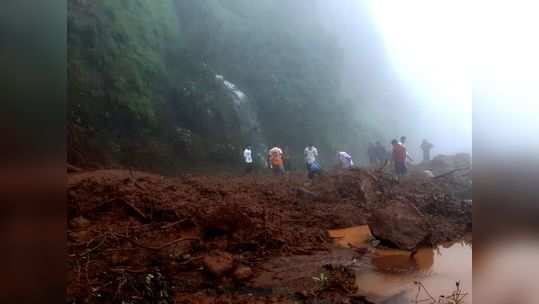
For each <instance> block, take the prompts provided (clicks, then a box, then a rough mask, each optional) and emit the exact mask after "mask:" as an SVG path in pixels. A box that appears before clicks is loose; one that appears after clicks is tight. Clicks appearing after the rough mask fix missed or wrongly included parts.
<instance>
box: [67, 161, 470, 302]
mask: <svg viewBox="0 0 539 304" xmlns="http://www.w3.org/2000/svg"><path fill="white" fill-rule="evenodd" d="M456 175H458V174H451V175H448V176H446V177H441V178H437V179H432V178H428V177H426V176H423V175H421V174H411V176H410V177H408V178H406V179H403V180H401V181H396V180H394V179H393V178H392V176H391V175H389V174H387V173H384V172H382V171H381V170H374V169H373V170H351V171H346V172H332V173H327V174H326V175H325V176H322V177H320V178H318V179H316V180H315V181H314V182H313V183H309V182H308V180H307V179H306V178H305V176H304V174H302V173H291V174H289V175H288V176H285V177H273V176H245V177H233V176H213V177H208V176H182V177H178V178H164V177H162V176H159V175H152V174H148V173H142V172H130V171H121V170H101V171H93V172H82V173H81V172H79V173H72V174H69V177H68V219H67V220H68V235H67V240H68V243H67V245H68V265H67V267H68V287H67V299H68V300H67V301H68V303H302V302H303V303H314V302H320V301H321V300H323V301H325V302H326V303H368V301H367V300H366V299H365V298H363V297H362V296H361V295H358V294H356V293H355V288H354V276H353V274H352V273H351V272H350V270H349V269H347V267H346V263H345V262H344V261H347V260H352V259H356V258H360V257H361V255H363V254H365V252H364V251H362V250H360V249H358V250H356V251H350V250H348V251H346V252H344V253H339V249H338V248H335V245H334V244H333V241H332V239H331V238H330V237H329V235H328V232H327V230H328V229H336V228H345V227H351V226H357V225H364V224H366V223H367V222H368V220H369V218H370V217H371V215H372V214H373V212H374V211H375V210H378V209H380V208H383V207H384V206H387V205H388V204H390V203H391V202H392V201H395V200H398V201H400V202H405V203H406V204H412V205H413V206H415V208H417V209H418V211H419V212H420V213H421V214H422V216H423V217H424V218H425V220H426V221H427V223H428V229H429V233H428V237H427V238H426V239H425V240H424V242H426V243H429V244H432V245H436V244H439V243H442V242H445V241H452V240H457V239H459V238H462V236H463V235H464V234H466V232H469V231H471V222H472V218H471V214H472V213H471V204H469V202H466V201H465V200H464V199H466V198H467V197H466V194H467V193H471V183H470V182H469V180H467V179H466V177H463V176H460V177H459V176H456ZM299 256H308V257H312V259H313V260H315V261H320V262H317V263H306V264H304V265H302V264H301V263H295V262H294V259H295V258H297V257H299ZM332 256H336V257H337V258H334V259H331V258H329V259H328V257H332ZM279 259H280V260H285V261H288V262H289V264H288V265H291V267H290V268H289V267H287V266H286V267H282V263H281V264H279V265H281V266H279V265H277V264H275V265H274V264H272V263H273V262H272V261H276V260H279ZM285 265H286V264H285ZM292 266H293V267H292ZM321 273H324V274H326V276H322V277H320V274H321ZM315 278H317V279H315Z"/></svg>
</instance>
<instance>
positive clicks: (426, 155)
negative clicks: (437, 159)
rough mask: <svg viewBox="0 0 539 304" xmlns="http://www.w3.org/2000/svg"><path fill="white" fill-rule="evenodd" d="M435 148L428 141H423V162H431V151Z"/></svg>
mask: <svg viewBox="0 0 539 304" xmlns="http://www.w3.org/2000/svg"><path fill="white" fill-rule="evenodd" d="M433 147H434V145H433V144H431V143H430V142H429V141H428V140H426V139H423V142H422V143H421V150H423V161H424V162H428V161H430V150H431V149H432V148H433Z"/></svg>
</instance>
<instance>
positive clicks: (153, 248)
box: [116, 234, 200, 251]
mask: <svg viewBox="0 0 539 304" xmlns="http://www.w3.org/2000/svg"><path fill="white" fill-rule="evenodd" d="M116 236H118V237H119V238H122V239H124V240H126V241H129V242H131V243H132V244H133V245H135V246H138V247H140V248H144V249H148V250H154V251H159V250H161V249H164V248H166V247H169V246H171V245H174V244H177V243H180V242H183V241H199V240H200V239H199V238H196V237H186V238H179V239H175V240H173V241H170V242H168V243H165V244H162V245H159V246H157V247H153V246H146V245H144V244H141V243H139V242H137V241H135V240H133V239H131V238H129V237H126V236H123V235H119V234H117V235H116Z"/></svg>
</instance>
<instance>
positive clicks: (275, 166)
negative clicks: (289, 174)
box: [268, 147, 284, 175]
mask: <svg viewBox="0 0 539 304" xmlns="http://www.w3.org/2000/svg"><path fill="white" fill-rule="evenodd" d="M268 163H269V166H270V168H271V169H272V171H273V174H274V175H283V174H284V163H283V150H281V148H279V147H273V148H271V149H270V150H269V151H268Z"/></svg>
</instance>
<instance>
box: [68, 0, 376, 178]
mask: <svg viewBox="0 0 539 304" xmlns="http://www.w3.org/2000/svg"><path fill="white" fill-rule="evenodd" d="M320 3H321V2H320V1H311V2H304V1H301V2H300V1H297V2H291V1H284V0H279V1H268V0H264V1H257V2H256V3H254V2H252V1H246V0H238V1H218V0H207V1H189V0H163V1H150V0H129V1H127V0H123V1H105V0H97V1H85V0H70V1H69V23H68V26H69V28H68V37H69V40H68V45H69V53H68V55H69V56H68V67H69V105H68V115H69V116H68V129H69V138H68V141H69V148H70V149H69V153H68V158H69V161H70V162H71V163H74V164H78V165H83V166H92V165H93V166H115V165H117V166H132V167H138V168H144V169H150V170H157V171H168V172H175V171H176V170H177V169H178V168H189V167H194V166H200V165H203V164H204V165H210V166H214V165H216V164H219V163H224V164H226V165H229V164H231V163H235V162H236V160H238V158H239V155H240V151H241V148H242V146H243V145H244V144H247V143H251V144H255V145H256V147H255V152H258V153H261V152H263V148H264V145H265V146H269V145H281V146H283V147H288V148H289V149H290V151H291V152H292V153H291V154H292V155H291V156H292V160H293V161H294V162H296V163H297V164H299V163H300V162H301V157H302V153H301V149H302V147H303V146H304V145H306V144H307V143H309V142H312V143H314V144H316V145H317V146H318V147H319V148H320V150H321V151H323V152H324V153H322V154H323V158H324V160H325V162H326V163H328V164H329V163H330V162H331V161H332V160H333V153H334V151H335V150H337V149H347V150H349V151H352V152H356V153H355V154H356V155H358V156H359V152H360V151H361V152H363V151H362V150H363V149H364V147H365V145H366V142H367V141H368V140H369V139H371V138H372V135H370V136H367V134H369V133H372V134H381V132H380V131H379V130H376V126H375V125H374V124H375V123H377V122H378V121H379V119H378V120H377V119H376V118H375V117H370V116H369V115H368V114H365V115H364V116H360V117H358V116H357V111H355V110H354V111H351V109H358V108H361V107H363V106H365V108H368V103H369V101H368V100H358V99H355V98H353V97H350V96H345V95H343V94H342V91H343V90H342V85H343V84H342V75H343V73H342V69H343V64H344V61H343V55H344V51H343V50H342V45H341V44H340V42H339V40H338V37H337V35H336V33H335V32H334V31H332V30H328V27H327V26H324V22H322V21H323V19H324V16H323V9H321V7H320ZM365 72H368V71H365ZM221 75H222V76H221ZM235 92H241V94H240V95H238V94H237V93H235ZM358 105H359V106H358ZM356 158H357V157H356ZM230 160H232V161H230Z"/></svg>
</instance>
